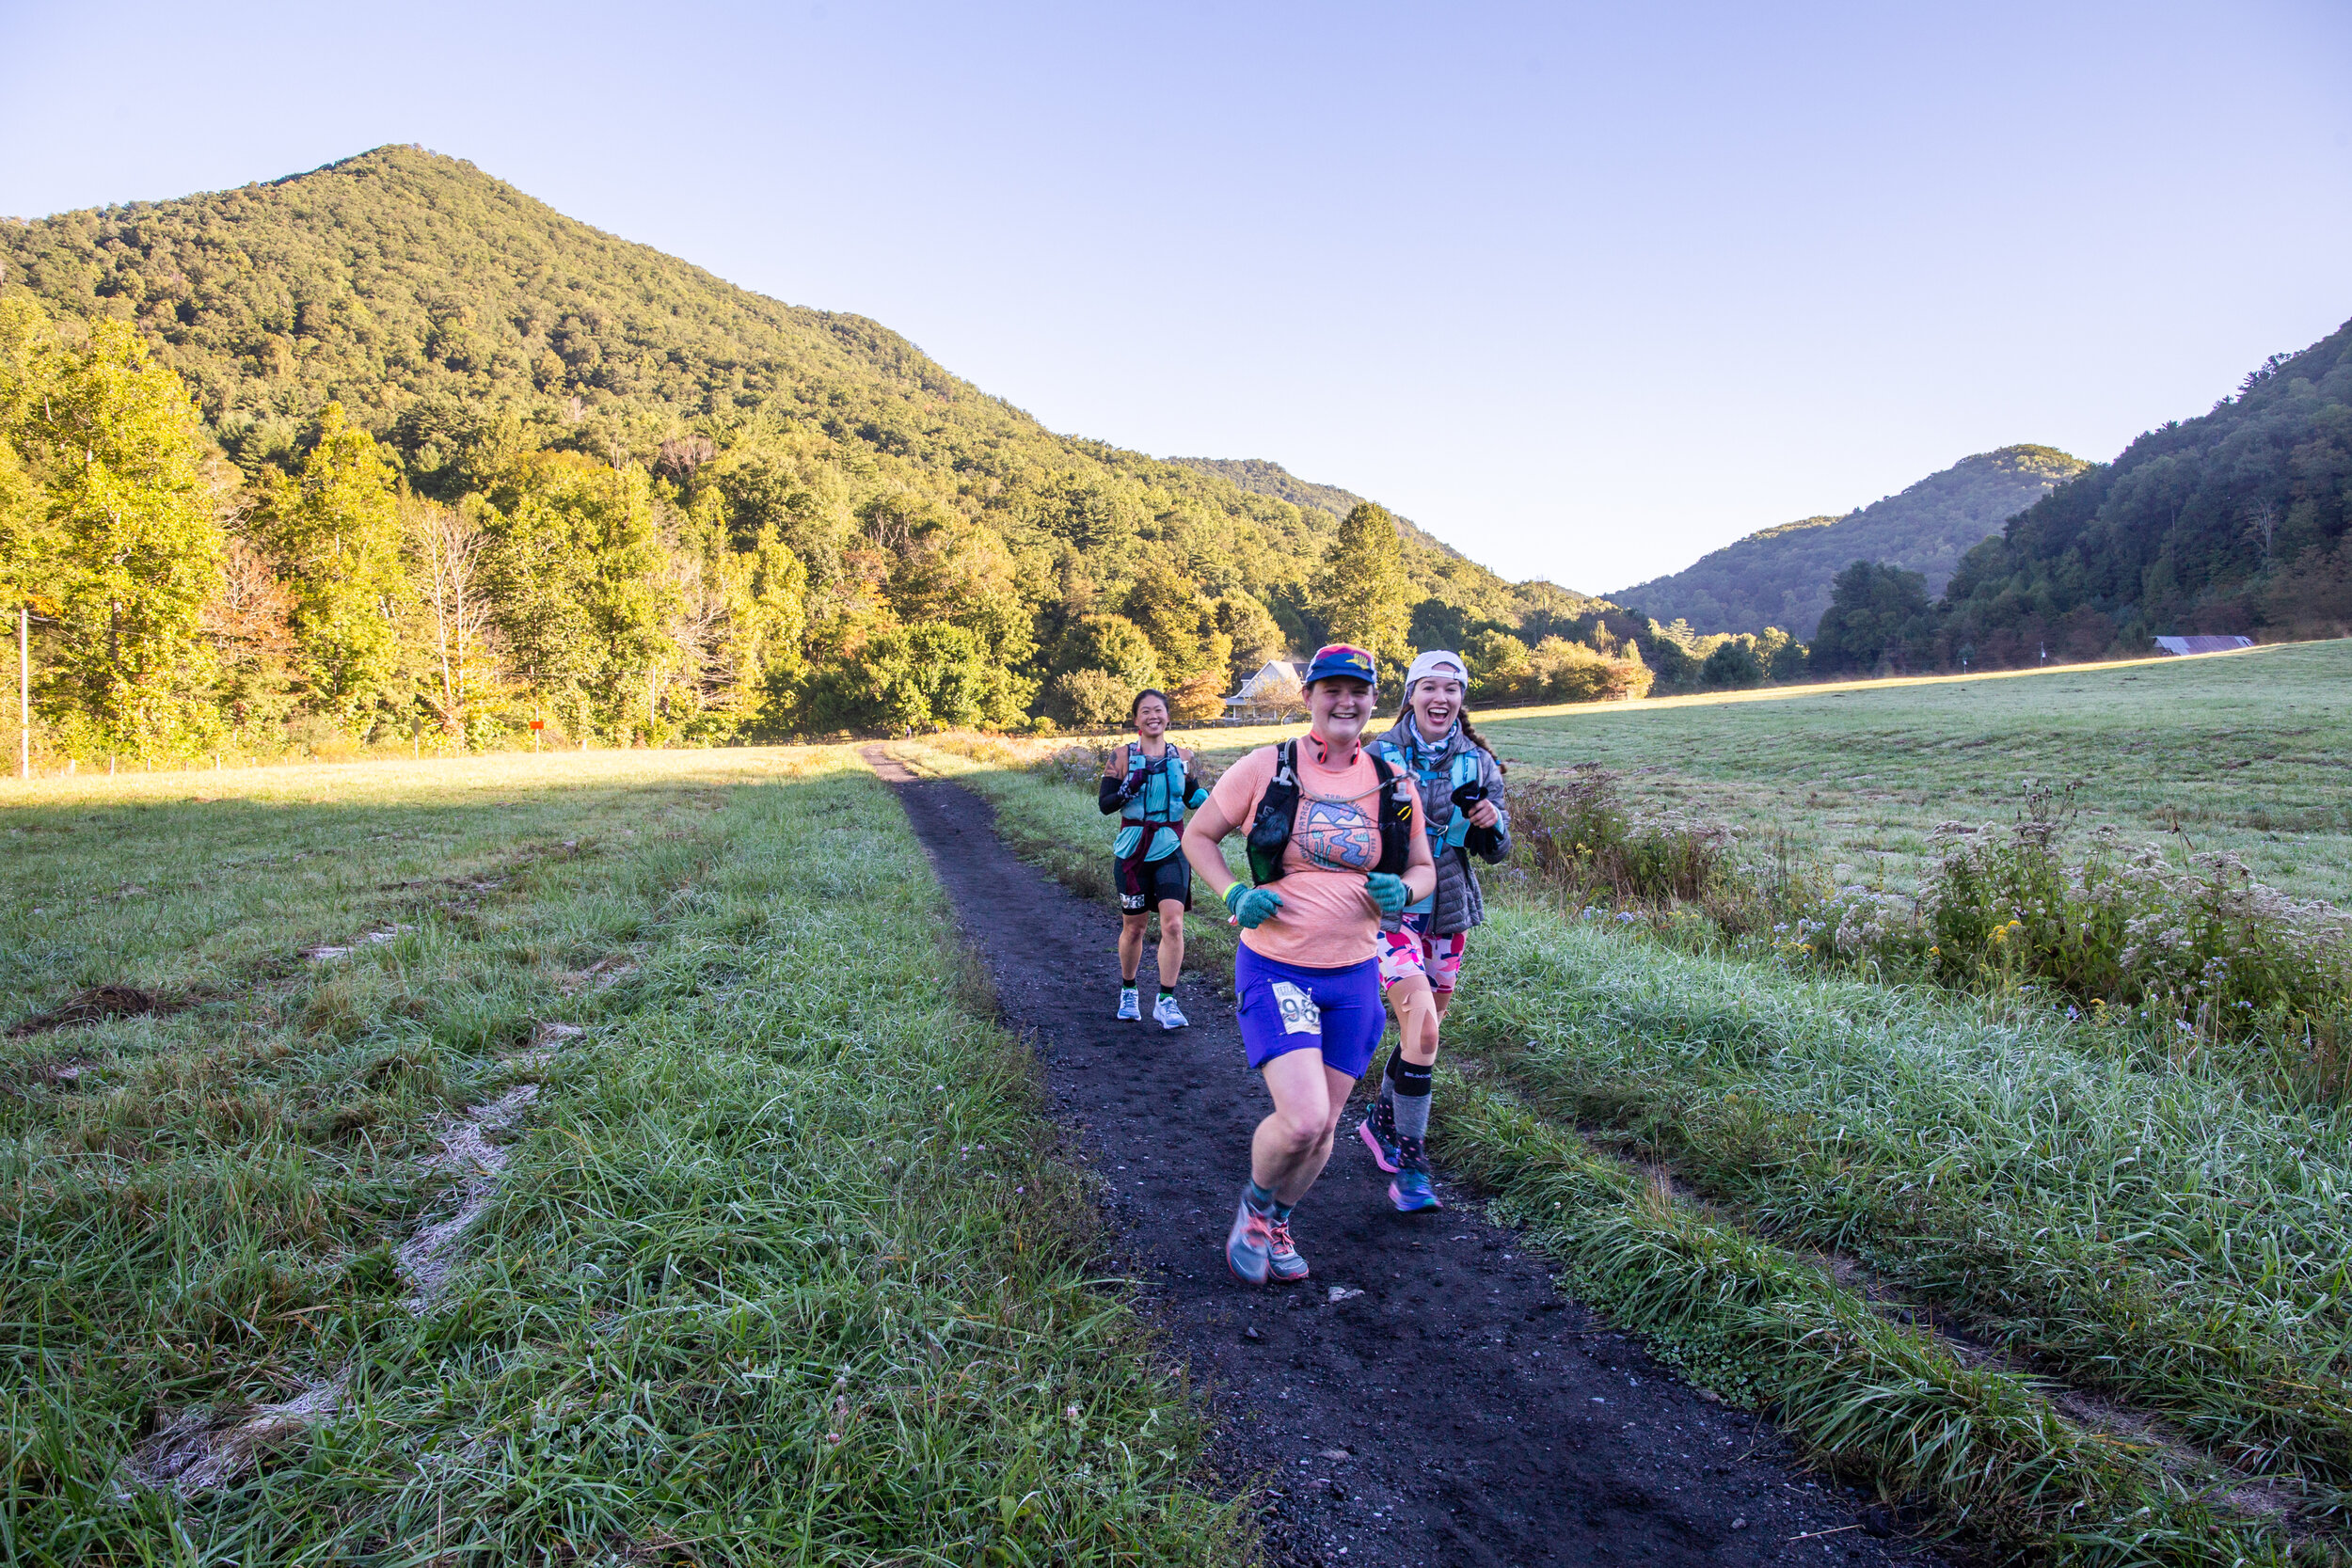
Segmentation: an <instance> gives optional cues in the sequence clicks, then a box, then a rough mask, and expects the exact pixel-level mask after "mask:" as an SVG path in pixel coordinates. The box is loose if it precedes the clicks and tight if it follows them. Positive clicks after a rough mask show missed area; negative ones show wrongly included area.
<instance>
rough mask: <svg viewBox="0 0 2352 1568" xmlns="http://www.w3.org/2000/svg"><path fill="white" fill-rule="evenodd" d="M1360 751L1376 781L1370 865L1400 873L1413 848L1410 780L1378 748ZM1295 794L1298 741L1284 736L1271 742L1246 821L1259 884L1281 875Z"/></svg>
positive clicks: (1294, 815) (1252, 876)
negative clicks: (1270, 764) (1376, 832)
mask: <svg viewBox="0 0 2352 1568" xmlns="http://www.w3.org/2000/svg"><path fill="white" fill-rule="evenodd" d="M1364 755H1365V756H1367V757H1369V758H1371V759H1372V771H1373V774H1374V776H1375V777H1376V778H1378V779H1379V781H1380V805H1379V808H1378V809H1377V810H1376V811H1375V813H1374V814H1373V815H1374V817H1375V820H1376V821H1377V822H1378V824H1379V827H1380V863H1378V864H1377V865H1375V866H1374V867H1373V869H1374V870H1375V871H1385V872H1387V873H1389V874H1390V875H1391V876H1392V877H1401V876H1403V875H1404V874H1405V864H1406V860H1407V858H1408V857H1409V856H1410V855H1411V853H1412V849H1411V845H1410V841H1408V840H1407V839H1406V836H1405V835H1406V831H1407V830H1408V829H1409V828H1410V827H1411V825H1412V820H1413V803H1414V802H1413V794H1412V790H1413V784H1412V781H1411V779H1410V778H1409V776H1407V775H1405V774H1401V773H1399V772H1398V771H1397V770H1396V769H1395V768H1391V767H1390V766H1389V764H1388V761H1387V759H1386V758H1384V757H1382V756H1381V755H1380V753H1379V752H1377V751H1375V750H1373V749H1372V748H1370V747H1366V748H1365V750H1364ZM1298 797H1299V788H1298V742H1297V741H1295V740H1285V741H1283V742H1282V743H1281V744H1280V745H1279V746H1277V747H1275V748H1274V777H1273V778H1272V779H1271V780H1269V781H1268V782H1267V784H1266V786H1265V793H1264V794H1263V795H1261V796H1259V797H1258V814H1257V816H1253V817H1251V818H1250V821H1249V878H1250V880H1252V881H1254V882H1256V883H1257V884H1258V885H1259V886H1261V887H1263V886H1264V885H1265V884H1266V883H1268V882H1271V881H1274V880H1276V879H1279V877H1280V876H1281V875H1282V851H1283V850H1285V849H1287V848H1289V847H1290V842H1291V831H1292V829H1293V827H1294V826H1295V823H1296V820H1297V816H1298Z"/></svg>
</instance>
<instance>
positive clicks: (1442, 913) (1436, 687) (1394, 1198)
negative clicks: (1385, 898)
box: [1357, 650, 1511, 1213]
mask: <svg viewBox="0 0 2352 1568" xmlns="http://www.w3.org/2000/svg"><path fill="white" fill-rule="evenodd" d="M1469 686H1470V666H1469V665H1468V664H1467V663H1465V662H1464V661H1463V659H1462V656H1461V655H1459V654H1456V653H1448V652H1445V651H1443V650H1439V651H1438V652H1434V653H1426V654H1423V655H1422V656H1421V657H1419V658H1417V659H1415V660H1413V663H1412V668H1411V669H1409V670H1407V671H1406V674H1405V703H1404V706H1403V708H1402V709H1401V710H1400V711H1399V712H1398V714H1397V719H1396V723H1395V724H1394V725H1393V726H1392V727H1391V729H1390V730H1389V732H1388V733H1387V734H1386V735H1384V736H1381V737H1380V738H1379V739H1378V740H1376V741H1375V742H1374V743H1373V749H1374V752H1375V755H1378V756H1381V757H1384V758H1386V759H1387V761H1388V762H1389V764H1390V766H1391V767H1392V768H1395V769H1396V770H1397V771H1398V772H1400V773H1409V774H1410V775H1411V776H1412V779H1413V782H1414V783H1415V784H1417V785H1419V786H1420V792H1421V820H1422V829H1423V830H1424V831H1425V832H1427V833H1428V835H1429V849H1430V857H1431V859H1432V860H1433V861H1434V862H1435V863H1436V866H1437V872H1438V883H1437V887H1436V889H1435V890H1434V891H1433V892H1431V894H1430V895H1428V896H1427V897H1425V898H1422V899H1420V900H1418V901H1416V902H1415V903H1412V904H1410V905H1408V906H1406V909H1405V911H1404V912H1403V913H1401V914H1396V915H1391V916H1390V917H1389V918H1388V919H1387V920H1385V921H1383V922H1382V925H1381V943H1382V945H1381V951H1380V980H1381V985H1382V987H1383V989H1384V990H1385V991H1386V992H1387V995H1388V1001H1389V1006H1390V1007H1391V1009H1392V1010H1393V1011H1394V1012H1395V1014H1396V1032H1397V1044H1396V1048H1395V1049H1394V1050H1393V1051H1391V1053H1389V1065H1388V1069H1387V1070H1386V1071H1385V1072H1383V1073H1382V1074H1381V1079H1380V1097H1379V1099H1378V1100H1377V1101H1375V1103H1374V1105H1373V1108H1372V1110H1371V1112H1370V1113H1369V1114H1368V1115H1366V1116H1365V1117H1364V1119H1363V1121H1362V1122H1361V1123H1360V1124H1359V1126H1358V1128H1357V1134H1358V1136H1359V1137H1361V1138H1362V1139H1363V1141H1364V1147H1365V1148H1369V1149H1371V1150H1372V1157H1373V1159H1375V1161H1377V1162H1379V1165H1380V1168H1381V1169H1382V1170H1384V1171H1387V1172H1389V1173H1390V1174H1391V1176H1393V1177H1394V1178H1395V1180H1392V1181H1391V1182H1390V1183H1389V1201H1390V1202H1391V1203H1393V1204H1395V1205H1396V1207H1397V1208H1398V1210H1399V1211H1401V1212H1406V1213H1411V1212H1414V1211H1416V1210H1421V1209H1438V1208H1443V1207H1444V1205H1442V1204H1441V1203H1439V1202H1438V1195H1437V1193H1436V1191H1435V1190H1434V1189H1433V1188H1432V1187H1431V1186H1430V1183H1429V1157H1428V1155H1427V1154H1426V1153H1425V1152H1424V1151H1423V1148H1422V1145H1423V1141H1424V1140H1425V1139H1426V1138H1427V1137H1428V1136H1429V1098H1430V1096H1429V1089H1430V1077H1431V1071H1432V1069H1433V1068H1434V1067H1435V1065H1436V1063H1437V1060H1438V1022H1439V1021H1440V1020H1441V1019H1443V1018H1444V1017H1445V1010H1446V1007H1447V1006H1448V1004H1450V1003H1451V1002H1452V1001H1453V1000H1454V984H1455V982H1456V980H1457V978H1458V977H1459V975H1460V974H1461V972H1462V951H1463V948H1464V947H1465V946H1466V945H1467V943H1468V940H1469V934H1470V927H1473V926H1477V925H1480V924H1482V923H1483V922H1484V921H1485V920H1486V902H1485V900H1484V899H1483V898H1482V897H1481V896H1480V895H1479V891H1478V873H1477V872H1476V871H1475V870H1474V869H1473V868H1472V867H1471V864H1470V857H1472V856H1473V855H1475V856H1476V857H1478V858H1479V859H1480V860H1483V861H1486V862H1487V863H1495V862H1499V861H1501V860H1502V858H1503V857H1504V856H1506V855H1508V854H1509V853H1510V852H1511V818H1510V816H1509V815H1508V814H1507V813H1506V811H1505V810H1504V807H1503V800H1502V775H1503V771H1504V769H1503V766H1502V763H1501V762H1499V761H1498V760H1496V757H1495V754H1494V752H1492V751H1491V750H1489V749H1488V747H1487V745H1486V740H1485V738H1484V737H1482V736H1480V735H1479V733H1478V732H1477V731H1476V730H1475V729H1473V728H1471V727H1470V714H1469V712H1468V711H1467V710H1466V709H1465V708H1464V707H1463V701H1464V699H1465V698H1466V697H1467V696H1468V695H1469Z"/></svg>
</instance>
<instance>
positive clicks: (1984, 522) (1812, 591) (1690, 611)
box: [1607, 443, 2090, 641]
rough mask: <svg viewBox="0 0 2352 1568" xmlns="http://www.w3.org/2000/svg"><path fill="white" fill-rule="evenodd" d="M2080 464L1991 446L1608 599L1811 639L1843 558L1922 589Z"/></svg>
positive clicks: (1937, 588)
mask: <svg viewBox="0 0 2352 1568" xmlns="http://www.w3.org/2000/svg"><path fill="white" fill-rule="evenodd" d="M2089 467H2090V465H2089V464H2087V463H2085V462H2084V461H2083V460H2082V459H2080V458H2078V457H2075V456H2073V455H2072V454H2071V453H2067V452H2063V451H2058V449H2057V448H2055V447H2046V446H2039V445H2033V444H2030V443H2019V444H2015V445H2011V446H2006V447H1996V448H1994V450H1993V451H1983V452H1978V453H1975V454H1974V455H1972V456H1968V457H1963V458H1962V459H1961V460H1960V461H1959V462H1957V463H1955V464H1953V465H1951V466H1950V467H1947V468H1942V469H1939V470H1937V471H1936V472H1935V473H1932V474H1930V475H1928V476H1927V477H1926V478H1924V479H1921V480H1919V481H1917V482H1916V483H1913V484H1911V485H1908V486H1906V487H1905V488H1904V489H1902V490H1900V491H1899V492H1898V493H1896V494H1895V495H1892V496H1886V497H1883V498H1881V499H1878V500H1876V501H1873V502H1871V503H1870V504H1869V505H1867V506H1859V507H1856V508H1854V509H1853V510H1852V511H1851V512H1847V513H1844V514H1842V515H1836V516H1831V515H1817V516H1812V517H1804V518H1799V519H1798V520H1796V521H1794V522H1788V523H1778V524H1774V525H1772V527H1769V528H1763V529H1758V530H1757V531H1755V532H1753V533H1750V534H1747V535H1744V536H1743V537H1741V538H1740V539H1737V540H1735V541H1733V542H1732V543H1731V544H1729V545H1725V546H1722V547H1721V548H1719V549H1714V550H1709V551H1708V552H1707V554H1705V555H1703V556H1701V557H1700V558H1699V559H1698V560H1697V561H1695V562H1692V563H1691V564H1690V565H1689V566H1686V567H1684V568H1683V569H1682V570H1681V571H1679V572H1673V573H1668V574H1666V575H1665V576H1663V577H1658V578H1650V579H1649V580H1648V581H1646V582H1640V583H1636V584H1634V585H1633V586H1631V587H1629V588H1623V589H1619V590H1617V591H1616V592H1614V593H1613V594H1608V595H1607V596H1608V597H1609V598H1610V599H1612V600H1613V601H1615V602H1616V603H1619V604H1622V605H1626V606H1628V607H1629V608H1632V609H1637V610H1641V611H1642V612H1643V613H1645V614H1647V615H1652V616H1655V617H1657V618H1658V619H1659V620H1661V621H1676V620H1680V621H1685V622H1688V623H1689V625H1690V626H1691V627H1692V629H1693V630H1694V631H1698V632H1702V633H1715V632H1761V631H1763V630H1764V629H1765V628H1766V627H1767V626H1778V627H1779V628H1780V629H1782V630H1784V631H1787V632H1789V633H1792V634H1793V635H1795V636H1796V637H1797V638H1799V639H1800V640H1803V641H1811V640H1812V637H1813V634H1814V630H1815V628H1816V626H1818V625H1819V623H1820V618H1821V614H1822V612H1823V611H1824V610H1827V609H1828V608H1829V604H1830V597H1831V592H1832V587H1831V584H1832V579H1833V578H1836V575H1837V573H1838V572H1840V571H1842V570H1844V569H1845V568H1846V567H1847V566H1849V565H1851V563H1852V562H1855V561H1858V560H1867V561H1881V562H1887V563H1889V564H1891V565H1894V566H1897V567H1899V568H1901V569H1903V570H1906V571H1915V572H1919V573H1920V574H1922V575H1923V576H1924V577H1925V578H1927V579H1928V593H1929V595H1930V596H1931V597H1932V596H1934V595H1935V594H1940V593H1941V592H1942V591H1943V589H1944V585H1945V583H1946V582H1947V581H1948V580H1949V579H1950V578H1951V576H1952V574H1953V573H1954V572H1955V571H1957V570H1958V569H1959V565H1960V561H1961V558H1962V557H1963V555H1965V554H1966V553H1967V551H1968V550H1969V549H1970V548H1972V547H1973V546H1976V545H1977V544H1978V543H1979V541H1981V540H1983V539H1986V538H1989V537H1991V536H1992V535H1994V533H1996V532H1998V531H1999V530H2000V528H2001V526H2002V524H2003V523H2004V522H2005V521H2006V520H2007V519H2009V518H2010V517H2011V516H2014V515H2016V514H2017V513H2019V512H2021V511H2023V510H2025V508H2026V507H2027V506H2030V505H2031V504H2033V503H2034V502H2035V501H2037V500H2039V499H2042V497H2043V496H2045V495H2047V494H2048V493H2049V492H2050V491H2051V490H2052V489H2053V488H2055V487H2056V486H2058V484H2061V483H2065V482H2067V481H2069V480H2071V479H2073V478H2074V477H2075V476H2076V475H2079V474H2081V473H2082V472H2084V471H2085V470H2086V469H2087V468H2089Z"/></svg>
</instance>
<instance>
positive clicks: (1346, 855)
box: [1291, 800, 1380, 871]
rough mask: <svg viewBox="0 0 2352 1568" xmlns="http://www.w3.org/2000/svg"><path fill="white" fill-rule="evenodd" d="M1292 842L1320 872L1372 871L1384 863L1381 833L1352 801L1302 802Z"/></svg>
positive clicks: (1299, 804) (1299, 806)
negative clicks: (1381, 861) (1381, 851)
mask: <svg viewBox="0 0 2352 1568" xmlns="http://www.w3.org/2000/svg"><path fill="white" fill-rule="evenodd" d="M1291 841H1292V842H1293V843H1295V844H1296V845H1297V846H1298V852H1299V853H1300V854H1302V855H1304V856H1305V857H1306V859H1307V863H1308V864H1309V865H1311V866H1313V867H1314V868H1315V869H1316V870H1318V871H1370V870H1371V869H1372V868H1373V867H1374V866H1375V865H1378V864H1379V863H1380V830H1379V828H1378V826H1377V825H1376V824H1375V823H1374V821H1373V819H1372V818H1371V817H1370V816H1366V815H1365V814H1364V813H1363V811H1362V810H1360V809H1359V808H1358V807H1357V806H1356V804H1355V803H1354V802H1352V801H1348V800H1301V801H1300V802H1299V803H1298V823H1297V828H1296V831H1295V832H1294V833H1293V834H1292V839H1291Z"/></svg>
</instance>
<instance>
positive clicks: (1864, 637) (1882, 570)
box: [1812, 561, 1934, 675]
mask: <svg viewBox="0 0 2352 1568" xmlns="http://www.w3.org/2000/svg"><path fill="white" fill-rule="evenodd" d="M1933 630H1934V611H1933V610H1932V608H1931V606H1930V605H1929V603H1928V585H1927V578H1925V577H1924V576H1923V575H1922V574H1920V573H1918V572H1906V571H1904V570H1903V569H1902V568H1901V567H1899V566H1889V565H1887V564H1885V563H1884V562H1878V561H1857V562H1854V563H1853V564H1852V565H1851V566H1849V567H1847V568H1846V569H1845V570H1844V571H1842V572H1840V573H1838V574H1837V579H1836V584H1835V585H1834V588H1833V591H1832V594H1831V597H1830V606H1829V609H1828V610H1826V611H1825V612H1823V614H1822V616H1821V627H1820V630H1819V631H1817V632H1815V633H1814V635H1813V642H1812V664H1813V668H1814V670H1815V671H1817V672H1818V673H1822V674H1855V675H1872V674H1901V673H1905V672H1906V671H1907V670H1909V669H1910V668H1912V667H1914V665H1915V664H1916V663H1924V662H1928V659H1927V658H1926V657H1923V653H1922V651H1923V650H1925V649H1926V648H1928V647H1929V646H1930V643H1931V636H1932V633H1933Z"/></svg>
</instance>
